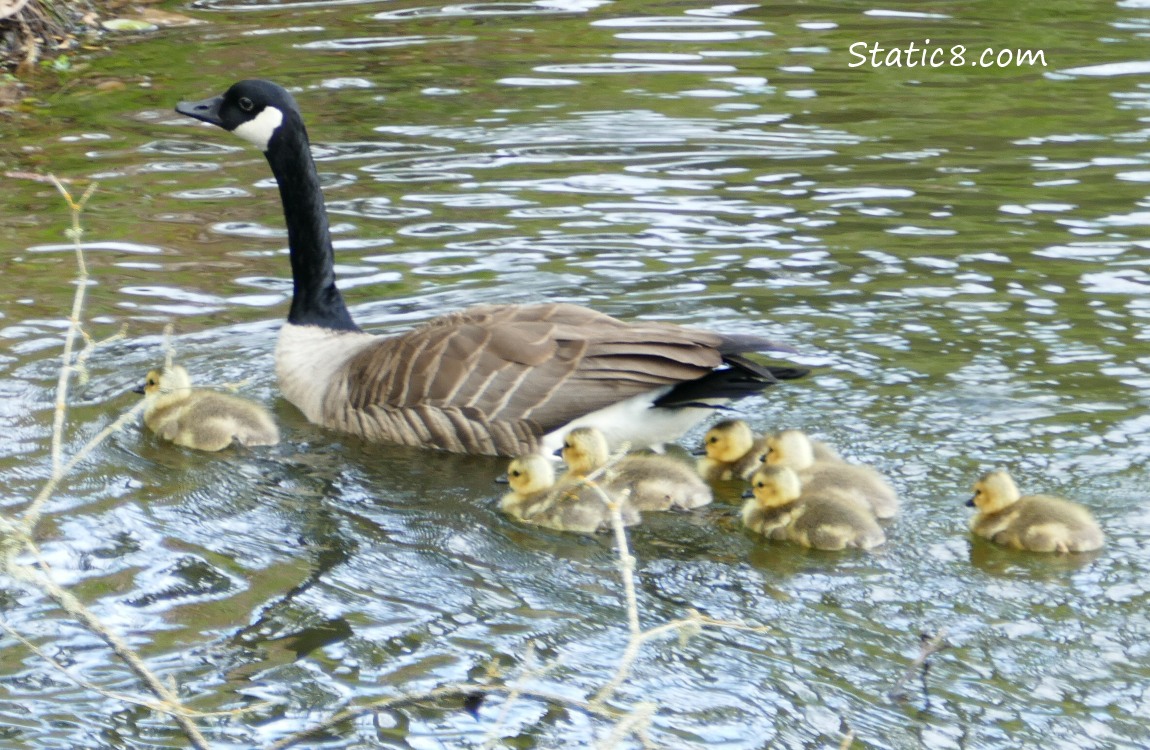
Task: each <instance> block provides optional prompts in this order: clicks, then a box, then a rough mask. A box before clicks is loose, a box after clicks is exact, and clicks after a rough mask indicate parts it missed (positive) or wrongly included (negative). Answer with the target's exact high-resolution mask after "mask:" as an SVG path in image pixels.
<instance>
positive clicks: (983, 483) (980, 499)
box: [966, 469, 1021, 513]
mask: <svg viewBox="0 0 1150 750" xmlns="http://www.w3.org/2000/svg"><path fill="white" fill-rule="evenodd" d="M1019 497H1021V493H1019V491H1018V485H1016V484H1015V483H1014V480H1013V479H1012V478H1011V476H1010V474H1008V473H1007V471H1006V469H995V470H994V471H991V472H987V473H986V474H983V475H982V477H981V478H980V479H979V480H978V481H977V482H975V483H974V496H973V497H971V498H970V499H969V500H967V501H966V504H967V506H968V507H971V508H978V510H979V511H981V512H982V513H997V512H998V511H1000V510H1002V509H1003V508H1007V507H1009V506H1010V505H1013V504H1014V503H1016V502H1018V498H1019Z"/></svg>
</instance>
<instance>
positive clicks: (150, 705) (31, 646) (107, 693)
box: [0, 620, 271, 719]
mask: <svg viewBox="0 0 1150 750" xmlns="http://www.w3.org/2000/svg"><path fill="white" fill-rule="evenodd" d="M0 629H3V630H4V631H5V632H6V633H8V635H10V636H11V637H12V638H14V639H16V640H17V641H19V642H20V643H21V644H22V645H23V646H24V647H25V648H26V649H28V650H29V651H31V652H32V653H33V654H35V655H36V656H38V657H40V658H41V659H43V660H44V661H45V662H47V663H48V665H49V666H51V667H52V668H53V669H55V670H56V671H58V672H60V673H61V674H62V675H64V676H65V677H66V678H68V680H70V681H71V682H73V683H74V684H76V685H77V686H79V687H82V688H84V689H85V690H91V691H92V692H93V693H98V694H99V695H102V696H104V697H105V698H111V699H112V700H115V701H120V702H122V703H130V704H132V705H135V706H141V707H143V708H147V709H149V710H151V711H160V712H163V713H182V714H184V715H186V716H190V717H192V718H198V719H210V718H216V717H221V716H240V715H243V714H250V713H254V712H256V711H261V710H264V709H266V708H267V707H268V706H269V705H271V704H270V703H269V702H267V701H264V702H262V703H258V704H255V705H252V706H244V707H242V708H233V709H229V710H227V711H193V710H191V709H188V708H185V707H184V706H182V705H174V706H173V705H172V704H169V703H160V702H158V701H150V700H145V699H143V698H137V697H136V696H134V695H127V694H126V693H117V692H114V691H112V690H108V689H107V688H102V687H100V686H99V685H97V684H95V683H93V682H89V681H88V680H85V679H84V678H82V677H77V676H76V675H74V674H72V672H71V670H69V669H68V667H66V666H64V665H63V664H61V663H60V662H59V661H57V660H56V659H54V658H53V657H52V656H50V655H48V654H47V653H45V652H44V650H43V649H42V648H40V647H39V646H37V645H36V644H35V643H32V641H30V640H28V639H27V638H25V637H24V636H22V635H20V634H19V633H18V632H16V631H15V630H14V629H13V628H12V626H11V625H9V624H8V623H6V622H4V621H3V620H0Z"/></svg>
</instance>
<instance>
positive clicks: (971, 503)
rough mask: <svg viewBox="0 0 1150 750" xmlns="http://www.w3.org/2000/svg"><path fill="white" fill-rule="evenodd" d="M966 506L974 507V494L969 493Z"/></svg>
mask: <svg viewBox="0 0 1150 750" xmlns="http://www.w3.org/2000/svg"><path fill="white" fill-rule="evenodd" d="M966 507H968V508H973V507H974V495H971V496H970V499H969V500H967V501H966Z"/></svg>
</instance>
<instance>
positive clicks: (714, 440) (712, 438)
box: [707, 435, 719, 443]
mask: <svg viewBox="0 0 1150 750" xmlns="http://www.w3.org/2000/svg"><path fill="white" fill-rule="evenodd" d="M707 442H708V443H717V442H719V436H718V435H712V436H711V437H710V438H709V439H708V440H707Z"/></svg>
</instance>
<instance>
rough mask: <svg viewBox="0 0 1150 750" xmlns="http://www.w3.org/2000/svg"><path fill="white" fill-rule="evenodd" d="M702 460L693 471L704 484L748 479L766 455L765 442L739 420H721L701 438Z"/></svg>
mask: <svg viewBox="0 0 1150 750" xmlns="http://www.w3.org/2000/svg"><path fill="white" fill-rule="evenodd" d="M703 450H704V451H706V454H707V455H705V456H703V457H702V458H700V459H699V461H698V463H697V464H696V467H697V469H698V471H699V475H700V476H701V477H703V479H705V480H707V481H708V482H723V481H727V480H730V479H750V478H751V475H752V474H754V473H755V470H756V469H758V468H759V465H760V464H762V462H763V456H764V455H765V454H766V452H767V443H766V439H765V438H763V437H758V438H756V437H755V433H754V432H752V431H751V426H750V425H748V424H747V423H746V422H744V421H743V420H741V419H724V420H723V421H722V422H718V423H716V424H715V425H714V426H713V427H711V429H709V430H707V434H706V435H704V436H703Z"/></svg>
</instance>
